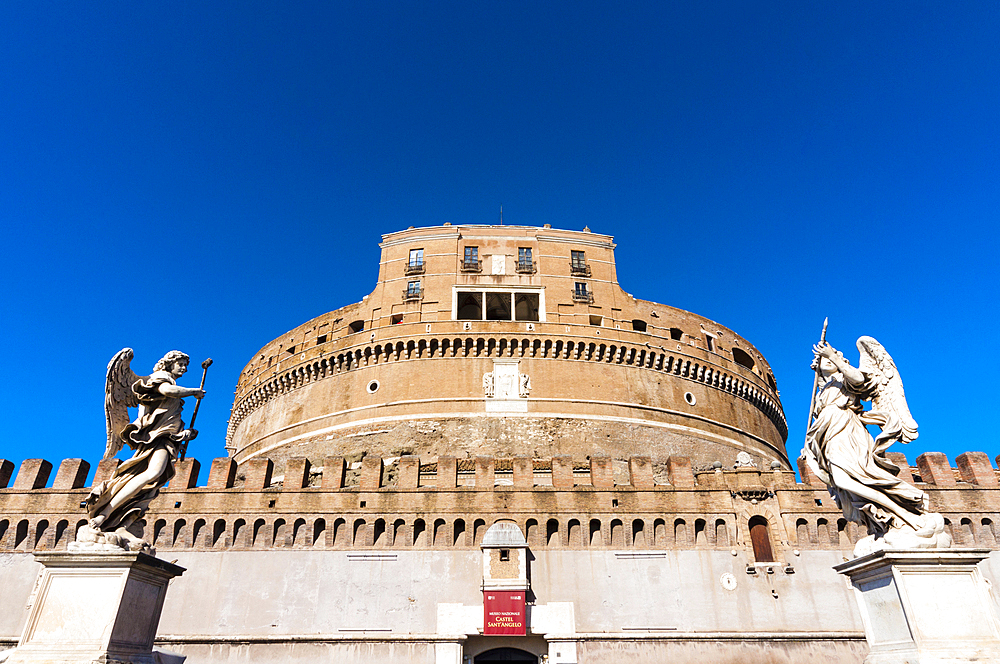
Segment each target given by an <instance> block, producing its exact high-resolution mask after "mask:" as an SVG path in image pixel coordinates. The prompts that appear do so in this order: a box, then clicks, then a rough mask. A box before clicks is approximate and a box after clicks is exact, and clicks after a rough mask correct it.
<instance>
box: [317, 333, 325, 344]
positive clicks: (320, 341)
mask: <svg viewBox="0 0 1000 664" xmlns="http://www.w3.org/2000/svg"><path fill="white" fill-rule="evenodd" d="M325 343H326V335H325V334H321V335H319V336H318V337H316V345H317V346H318V345H320V344H325Z"/></svg>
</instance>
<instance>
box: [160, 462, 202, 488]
mask: <svg viewBox="0 0 1000 664" xmlns="http://www.w3.org/2000/svg"><path fill="white" fill-rule="evenodd" d="M199 474H201V463H200V462H199V461H198V460H197V459H184V460H183V461H178V462H177V463H176V464H175V465H174V477H173V479H171V480H170V484H169V485H168V486H169V487H170V488H171V489H191V488H193V487H196V486H198V475H199Z"/></svg>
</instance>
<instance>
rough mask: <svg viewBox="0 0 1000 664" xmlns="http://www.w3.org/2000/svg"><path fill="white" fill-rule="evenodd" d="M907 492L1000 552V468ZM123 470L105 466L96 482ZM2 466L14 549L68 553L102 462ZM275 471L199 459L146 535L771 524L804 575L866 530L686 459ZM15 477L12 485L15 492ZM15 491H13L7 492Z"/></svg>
mask: <svg viewBox="0 0 1000 664" xmlns="http://www.w3.org/2000/svg"><path fill="white" fill-rule="evenodd" d="M890 457H891V458H892V460H893V462H894V463H896V464H897V465H899V467H900V469H901V470H900V472H901V473H902V474H903V476H904V477H905V478H906V479H908V480H909V479H912V480H913V481H914V483H915V484H917V485H918V486H920V487H921V488H923V489H924V490H926V491H927V492H928V493H929V495H930V499H931V508H932V509H933V510H934V511H938V512H941V513H942V514H944V515H945V517H946V518H947V522H948V527H949V528H950V529H951V532H952V534H953V536H954V538H955V540H956V543H957V544H958V545H959V546H972V545H975V546H984V547H989V548H998V547H997V536H998V535H1000V532H997V531H996V530H995V526H994V524H996V523H998V522H1000V483H998V476H997V470H996V469H994V467H993V466H992V465H991V464H990V461H989V458H988V457H987V456H986V455H985V454H984V453H982V452H967V453H965V454H962V455H959V457H958V458H957V459H956V463H957V465H956V467H951V466H950V464H949V463H948V459H947V457H946V456H945V455H944V454H941V453H937V452H928V453H925V454H922V455H920V456H919V457H918V458H917V460H916V465H915V466H911V465H910V464H909V463H908V461H907V459H906V457H905V456H904V455H902V454H899V453H891V454H890ZM118 463H119V461H118V460H117V459H111V460H106V461H101V462H100V463H98V464H97V468H96V471H95V478H94V483H95V484H96V483H98V482H100V481H102V480H104V479H106V478H108V477H110V475H111V474H112V473H113V472H114V469H115V468H116V467H117V465H118ZM13 470H14V468H13V464H12V463H11V462H9V461H4V460H0V486H3V487H5V488H0V550H6V551H24V552H29V551H32V550H40V549H60V548H65V546H66V543H67V542H69V541H71V539H72V535H73V533H75V530H76V528H78V527H79V526H80V525H82V524H83V523H84V522H85V517H84V513H83V511H82V510H81V509H80V502H81V501H82V500H83V499H84V497H85V496H86V494H87V490H88V487H85V486H84V484H85V483H86V478H87V476H88V474H89V471H90V464H89V463H87V462H86V461H84V460H82V459H66V460H64V461H63V462H62V463H60V465H59V467H58V470H57V472H56V475H55V479H54V481H53V482H52V484H51V486H48V484H49V478H50V477H51V474H52V470H53V465H52V464H51V463H50V462H48V461H45V460H42V459H29V460H26V461H24V462H23V463H22V464H21V467H20V469H18V472H17V474H16V475H14V473H13ZM282 470H283V474H282V475H276V474H275V464H274V463H273V462H272V461H271V460H270V459H252V460H250V461H248V462H247V463H245V464H243V465H241V466H237V465H236V463H235V461H233V460H232V459H230V458H228V457H223V458H219V459H215V460H214V461H213V462H212V463H211V464H210V466H209V468H208V473H207V477H206V478H205V483H204V484H200V482H199V478H200V477H201V476H202V473H201V464H200V463H199V462H198V461H197V460H196V459H186V460H184V461H181V462H179V463H178V464H177V475H176V476H175V477H174V478H173V480H172V481H171V482H170V484H169V485H168V486H167V487H166V488H165V489H164V490H162V491H161V493H160V496H159V497H158V498H157V499H156V500H154V501H153V503H152V504H151V506H150V511H149V512H148V513H147V515H146V518H145V520H144V521H142V522H140V523H138V524H136V525H135V526H134V528H135V529H136V530H137V531H138V532H137V534H140V535H142V536H144V537H146V538H147V539H149V540H151V541H152V542H153V543H154V545H155V546H156V547H157V548H158V549H175V548H195V549H206V548H207V549H217V548H232V549H257V548H269V549H270V548H283V547H294V548H301V547H321V548H324V547H325V548H354V549H357V548H361V549H371V548H375V549H379V548H396V547H417V548H421V547H422V548H441V547H470V548H471V547H476V546H478V544H479V542H480V540H481V537H482V534H483V533H484V532H485V529H486V528H488V527H489V525H491V524H492V523H493V522H494V521H496V520H497V519H499V518H506V519H513V520H515V521H516V522H517V523H518V524H519V525H520V526H521V528H522V529H523V531H524V532H525V534H526V536H527V538H528V541H529V544H530V545H531V546H533V547H536V548H537V547H552V546H555V547H563V548H589V547H605V548H607V547H612V548H620V547H624V548H629V547H636V548H645V549H651V548H652V549H687V548H723V549H730V548H731V549H733V550H734V551H736V550H737V549H744V550H746V549H748V547H750V537H749V527H748V522H749V520H750V519H752V518H755V517H761V518H764V519H765V520H766V521H767V523H768V525H769V529H770V533H771V539H772V542H773V543H774V545H775V546H774V548H775V558H776V559H777V561H778V562H781V563H782V564H789V565H790V564H792V563H793V562H794V556H795V555H797V554H796V553H795V551H798V550H800V549H839V550H843V551H849V550H850V549H851V548H852V546H853V543H854V542H856V541H857V539H858V538H860V537H862V536H864V534H865V533H863V532H859V531H858V528H857V526H856V525H855V524H853V523H848V522H846V521H845V520H844V519H843V516H842V515H841V514H840V510H839V509H838V508H837V507H836V505H835V504H834V502H833V500H832V499H831V498H830V497H829V495H828V493H827V491H826V487H825V486H823V485H822V483H820V482H819V480H818V479H817V478H816V477H815V476H814V475H812V474H811V473H809V472H808V469H802V468H801V467H800V471H803V472H802V475H803V478H804V480H805V481H804V482H798V481H796V479H795V476H794V473H792V472H790V471H788V470H782V469H780V468H777V469H773V470H772V469H760V468H755V467H741V468H732V469H729V468H726V469H724V468H713V467H708V468H692V465H691V463H690V461H689V459H687V458H686V457H671V458H670V459H668V460H667V461H666V462H665V463H662V464H656V463H653V462H652V461H651V460H650V458H649V457H644V456H633V457H631V458H630V459H629V460H628V462H627V463H625V462H620V461H615V460H613V459H611V458H610V457H596V456H595V457H591V458H590V459H588V460H576V459H573V458H571V457H568V456H563V457H559V456H557V457H552V458H549V459H531V458H529V457H526V456H525V457H513V458H493V457H475V458H464V459H456V458H454V457H438V458H437V459H436V461H433V462H430V463H422V462H421V460H420V459H419V458H418V457H416V456H403V457H396V458H390V459H382V458H379V457H375V456H366V457H363V458H361V459H359V460H353V459H346V460H345V459H344V458H343V457H330V458H327V459H326V460H325V461H324V465H323V467H322V468H318V467H314V466H312V464H310V462H309V461H308V460H307V459H305V458H298V459H294V458H293V459H291V460H289V461H288V462H287V463H286V464H285V465H284V467H283V468H282ZM12 478H13V482H12V483H11V482H10V480H11V479H12ZM8 484H10V486H9V487H8Z"/></svg>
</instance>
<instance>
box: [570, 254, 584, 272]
mask: <svg viewBox="0 0 1000 664" xmlns="http://www.w3.org/2000/svg"><path fill="white" fill-rule="evenodd" d="M570 253H571V254H572V256H573V263H572V265H573V267H575V268H582V267H584V266H586V265H587V254H586V253H584V252H582V251H573V252H570Z"/></svg>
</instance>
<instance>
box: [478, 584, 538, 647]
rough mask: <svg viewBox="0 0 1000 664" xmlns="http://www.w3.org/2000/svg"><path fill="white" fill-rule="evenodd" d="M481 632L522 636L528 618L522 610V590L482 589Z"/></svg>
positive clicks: (525, 632) (524, 632) (526, 628)
mask: <svg viewBox="0 0 1000 664" xmlns="http://www.w3.org/2000/svg"><path fill="white" fill-rule="evenodd" d="M483 610H484V612H485V621H484V622H483V634H486V635H504V636H524V635H525V634H527V631H528V620H527V617H526V613H525V610H524V591H523V590H484V591H483Z"/></svg>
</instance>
